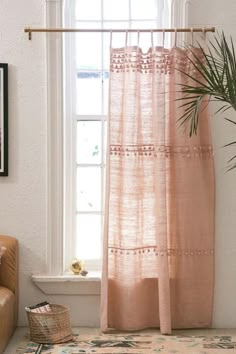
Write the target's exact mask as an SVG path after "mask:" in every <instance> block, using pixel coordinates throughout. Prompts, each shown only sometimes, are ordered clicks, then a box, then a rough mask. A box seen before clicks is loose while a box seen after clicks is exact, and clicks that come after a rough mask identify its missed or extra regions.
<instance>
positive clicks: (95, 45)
mask: <svg viewBox="0 0 236 354" xmlns="http://www.w3.org/2000/svg"><path fill="white" fill-rule="evenodd" d="M101 39H102V35H101V33H83V32H82V33H76V35H75V46H76V68H77V70H80V69H82V70H85V69H87V70H88V69H89V70H101V66H102V61H101V60H102V54H101V53H102V49H101Z"/></svg>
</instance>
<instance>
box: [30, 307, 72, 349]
mask: <svg viewBox="0 0 236 354" xmlns="http://www.w3.org/2000/svg"><path fill="white" fill-rule="evenodd" d="M50 307H51V309H52V311H50V312H44V313H37V312H27V316H28V321H29V329H30V340H31V341H33V342H36V343H48V344H56V343H64V342H68V341H69V340H71V339H72V338H73V335H72V330H71V326H70V316H69V309H68V308H67V307H66V306H63V305H55V304H50Z"/></svg>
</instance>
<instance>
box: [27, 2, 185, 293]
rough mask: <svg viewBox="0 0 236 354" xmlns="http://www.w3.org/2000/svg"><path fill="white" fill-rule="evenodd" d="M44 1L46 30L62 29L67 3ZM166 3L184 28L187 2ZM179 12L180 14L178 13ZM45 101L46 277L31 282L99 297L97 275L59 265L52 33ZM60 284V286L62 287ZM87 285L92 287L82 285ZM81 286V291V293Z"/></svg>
mask: <svg viewBox="0 0 236 354" xmlns="http://www.w3.org/2000/svg"><path fill="white" fill-rule="evenodd" d="M45 1H46V26H47V27H49V28H57V27H59V28H62V27H63V16H62V15H63V7H66V6H67V4H68V3H69V1H68V0H45ZM170 3H171V8H172V19H171V22H172V27H185V26H186V19H187V15H186V9H187V6H188V5H189V0H170ZM181 9H184V10H183V11H181ZM47 98H48V100H47V106H48V110H47V114H48V125H47V151H48V155H47V159H48V163H47V169H48V174H47V178H48V183H47V187H48V188H47V193H48V203H47V261H46V262H47V275H33V276H32V279H33V281H34V282H35V283H36V284H37V285H38V286H39V287H40V288H41V290H42V291H44V292H45V293H48V294H51V293H53V294H64V293H65V290H64V285H65V283H66V284H68V282H70V283H71V284H76V283H77V282H80V283H81V285H83V286H82V288H81V287H80V290H78V289H77V290H75V288H74V287H73V286H69V287H68V290H67V291H68V292H67V294H75V293H80V294H84V293H86V294H87V293H90V291H91V294H99V293H100V288H99V286H100V275H99V274H98V273H97V275H96V277H94V273H91V274H88V275H87V276H86V278H84V277H80V276H79V277H78V276H74V275H70V276H68V275H65V274H64V269H63V264H65V263H66V262H67V263H68V259H64V258H63V257H64V255H63V254H64V252H63V249H64V247H65V243H64V239H63V234H64V231H65V227H67V228H69V227H71V226H68V225H66V224H65V223H64V221H63V205H64V195H63V193H64V189H63V183H64V181H63V168H64V166H63V154H64V153H65V151H64V150H63V140H64V136H63V134H64V132H63V129H64V127H63V45H62V36H61V35H60V34H55V33H54V34H47ZM66 109H67V108H66ZM70 148H71V147H70ZM72 191H73V189H71V190H70V191H69V192H71V193H72ZM67 192H68V191H67ZM68 212H70V211H68ZM67 231H68V229H67ZM71 231H72V230H71ZM67 247H69V248H70V247H71V244H70V243H69V241H67ZM62 260H63V261H62ZM61 283H63V284H64V285H63V286H62V284H61ZM88 283H90V284H93V285H91V286H88V285H86V284H88ZM52 284H53V286H52ZM94 284H95V285H94ZM84 286H85V288H84V289H83V287H84ZM93 286H95V288H94V287H93ZM94 289H95V290H94ZM76 291H77V292H76ZM83 291H84V292H83Z"/></svg>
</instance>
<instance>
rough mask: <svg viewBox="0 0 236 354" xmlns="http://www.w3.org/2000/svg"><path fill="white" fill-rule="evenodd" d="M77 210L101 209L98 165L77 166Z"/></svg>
mask: <svg viewBox="0 0 236 354" xmlns="http://www.w3.org/2000/svg"><path fill="white" fill-rule="evenodd" d="M77 211H101V168H100V167H77Z"/></svg>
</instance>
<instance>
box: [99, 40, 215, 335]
mask: <svg viewBox="0 0 236 354" xmlns="http://www.w3.org/2000/svg"><path fill="white" fill-rule="evenodd" d="M193 50H194V51H196V54H197V55H198V56H200V51H199V53H198V49H197V48H194V49H193ZM186 51H187V49H186V50H183V49H180V48H176V47H175V48H172V49H164V48H163V47H152V48H150V49H149V51H148V52H147V53H143V52H142V50H141V49H140V48H139V47H125V48H120V49H111V63H110V91H109V120H108V157H107V178H106V205H105V221H104V223H105V227H104V230H105V231H104V246H103V274H102V293H101V328H102V330H103V331H106V330H107V329H109V328H115V329H120V330H139V329H144V328H151V327H160V329H161V332H162V333H166V334H168V333H171V329H172V328H197V327H208V326H209V325H210V324H211V317H212V303H213V285H214V245H213V244H214V163H213V154H212V145H211V136H210V129H209V119H208V112H207V109H202V112H201V116H200V123H199V130H198V135H197V136H195V137H193V138H189V137H188V134H187V132H186V131H185V132H184V131H183V129H181V128H180V127H179V126H178V124H177V118H178V117H179V116H181V113H182V111H181V109H179V108H178V106H179V105H180V103H179V102H176V98H180V97H181V93H179V92H178V86H177V85H176V84H177V83H183V82H185V83H187V81H188V80H187V79H186V76H184V75H183V74H181V72H180V71H178V70H176V69H180V70H185V72H188V71H189V70H194V68H193V67H192V66H191V65H190V63H189V61H188V59H187V58H186ZM189 55H191V53H189ZM203 108H204V107H203Z"/></svg>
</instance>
